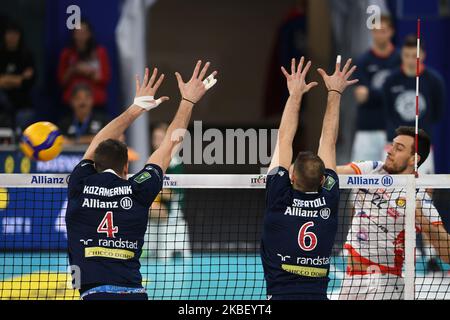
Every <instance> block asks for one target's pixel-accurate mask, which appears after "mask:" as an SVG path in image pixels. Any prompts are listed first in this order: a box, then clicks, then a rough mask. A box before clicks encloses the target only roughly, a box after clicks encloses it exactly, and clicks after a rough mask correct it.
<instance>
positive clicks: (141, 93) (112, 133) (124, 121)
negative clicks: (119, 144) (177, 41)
mask: <svg viewBox="0 0 450 320" xmlns="http://www.w3.org/2000/svg"><path fill="white" fill-rule="evenodd" d="M157 75H158V69H156V68H155V69H154V70H153V74H152V76H151V78H150V79H149V70H148V68H146V69H145V76H144V80H143V82H142V84H141V83H140V81H139V77H138V76H136V98H135V100H134V103H133V104H132V105H131V106H130V107H129V108H128V109H127V110H125V111H124V112H123V113H122V114H121V115H119V116H118V117H117V118H115V119H114V120H112V121H111V122H110V123H108V124H107V125H106V126H105V127H104V128H103V129H102V130H100V132H99V133H97V135H96V136H95V137H94V139H93V140H92V142H91V144H90V145H89V147H88V149H87V150H86V153H85V154H84V157H83V159H90V160H93V159H94V151H95V149H96V148H97V146H98V145H99V144H100V143H101V142H102V141H105V140H108V139H116V140H119V138H120V136H121V135H122V134H123V133H124V131H125V130H126V129H128V127H129V126H130V125H131V124H132V123H133V122H134V120H136V119H137V118H138V117H139V116H140V115H142V114H143V113H145V112H146V111H149V110H151V109H153V108H156V107H157V106H158V105H159V104H160V103H162V102H164V101H166V100H169V98H168V97H161V98H159V99H157V100H155V99H154V95H155V93H156V91H157V90H158V88H159V86H160V85H161V83H162V82H163V80H164V74H162V75H161V76H160V77H159V79H158V81H156V83H155V80H156V77H157Z"/></svg>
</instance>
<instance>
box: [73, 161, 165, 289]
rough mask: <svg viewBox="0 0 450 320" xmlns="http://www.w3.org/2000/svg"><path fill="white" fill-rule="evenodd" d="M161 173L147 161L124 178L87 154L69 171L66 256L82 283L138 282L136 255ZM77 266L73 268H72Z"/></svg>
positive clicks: (85, 285)
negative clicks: (98, 165) (99, 169)
mask: <svg viewBox="0 0 450 320" xmlns="http://www.w3.org/2000/svg"><path fill="white" fill-rule="evenodd" d="M162 184H163V173H162V170H161V168H160V167H159V166H157V165H154V164H148V165H146V166H145V168H144V169H142V170H141V171H140V172H138V173H137V174H136V175H134V176H132V177H131V178H130V179H128V180H125V179H122V178H121V177H119V176H117V175H116V174H115V173H114V172H113V171H112V170H106V171H105V172H101V173H98V172H97V171H96V169H95V167H94V162H93V161H91V160H83V161H81V162H80V163H79V164H78V165H77V166H76V167H75V169H74V170H73V172H72V174H71V175H70V179H69V185H68V198H69V201H68V205H67V213H66V226H67V238H68V249H69V262H70V264H71V265H72V266H76V267H78V270H79V273H78V275H79V276H80V278H78V279H76V278H75V277H76V276H77V272H75V273H74V274H73V276H74V278H75V279H74V280H78V283H79V284H81V289H82V290H81V291H84V289H83V288H89V287H93V286H95V285H117V286H124V287H141V286H142V276H141V273H140V271H139V269H140V266H141V265H140V263H139V257H140V255H141V252H142V245H143V243H144V235H145V231H146V229H147V221H148V210H149V207H150V205H151V204H152V202H153V200H154V199H155V197H156V196H157V194H158V193H159V192H160V191H161V189H162ZM75 270H77V269H75Z"/></svg>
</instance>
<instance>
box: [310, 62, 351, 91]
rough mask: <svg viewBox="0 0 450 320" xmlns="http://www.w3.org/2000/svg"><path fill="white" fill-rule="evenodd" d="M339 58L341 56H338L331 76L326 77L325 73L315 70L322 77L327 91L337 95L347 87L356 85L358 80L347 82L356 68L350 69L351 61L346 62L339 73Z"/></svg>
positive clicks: (321, 70)
mask: <svg viewBox="0 0 450 320" xmlns="http://www.w3.org/2000/svg"><path fill="white" fill-rule="evenodd" d="M340 58H341V56H338V58H337V61H336V69H335V70H334V73H333V74H332V75H327V73H326V72H325V71H324V70H323V69H321V68H319V69H317V71H318V72H319V74H320V75H321V76H322V78H323V81H324V82H325V85H326V87H327V89H328V91H338V92H339V93H343V92H344V90H345V89H346V88H347V87H348V86H351V85H353V84H355V83H357V82H358V81H359V80H358V79H355V80H348V79H349V78H350V77H351V76H352V74H353V72H355V70H356V66H353V67H352V68H351V69H350V66H351V64H352V59H348V60H347V63H346V64H345V66H344V68H343V69H342V71H341V59H340Z"/></svg>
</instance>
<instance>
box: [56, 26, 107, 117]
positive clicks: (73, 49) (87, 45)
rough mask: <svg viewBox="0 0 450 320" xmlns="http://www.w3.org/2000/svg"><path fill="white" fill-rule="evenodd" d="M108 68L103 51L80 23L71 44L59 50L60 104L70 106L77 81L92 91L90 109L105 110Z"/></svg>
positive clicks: (87, 28) (88, 28)
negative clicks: (61, 98) (92, 106)
mask: <svg viewBox="0 0 450 320" xmlns="http://www.w3.org/2000/svg"><path fill="white" fill-rule="evenodd" d="M110 77H111V74H110V65H109V58H108V53H107V51H106V49H105V48H104V47H102V46H100V45H97V43H96V41H95V37H94V34H93V30H92V27H91V25H90V24H89V23H88V22H87V21H86V20H82V22H81V28H80V29H75V30H73V33H72V43H71V45H70V46H69V47H66V48H64V49H63V51H62V53H61V57H60V60H59V67H58V80H59V83H60V84H61V86H62V88H63V102H64V103H65V104H67V105H68V104H70V100H71V94H72V90H73V88H74V87H75V86H76V85H77V84H79V83H80V82H83V83H87V84H88V85H89V86H90V87H91V90H92V94H93V102H94V106H95V107H96V109H98V110H102V111H104V110H105V104H106V102H107V85H108V82H109V81H110Z"/></svg>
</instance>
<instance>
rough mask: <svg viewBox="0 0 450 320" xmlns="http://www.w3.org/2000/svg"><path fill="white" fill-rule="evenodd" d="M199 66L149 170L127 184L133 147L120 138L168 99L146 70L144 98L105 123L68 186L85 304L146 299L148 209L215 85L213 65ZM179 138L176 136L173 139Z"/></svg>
mask: <svg viewBox="0 0 450 320" xmlns="http://www.w3.org/2000/svg"><path fill="white" fill-rule="evenodd" d="M201 65H202V63H201V61H199V62H198V63H197V65H196V67H195V70H194V72H193V75H192V78H191V79H190V80H189V82H187V83H184V82H183V80H182V79H181V76H180V74H178V73H176V77H177V80H178V86H179V89H180V92H181V96H182V100H181V102H180V106H179V108H178V112H177V114H176V115H175V118H174V119H173V121H172V123H171V124H170V126H169V128H168V129H167V133H166V136H165V138H164V140H163V142H162V144H161V146H160V147H159V148H158V149H157V150H156V151H155V152H154V153H153V154H152V155H151V156H150V158H149V159H148V161H147V164H146V165H145V167H144V168H143V169H142V170H141V171H140V172H138V173H137V174H135V175H134V176H132V177H131V178H129V179H128V180H127V174H128V156H127V147H126V145H125V144H123V143H122V142H120V141H119V138H120V136H121V135H122V134H123V132H124V131H125V130H126V129H127V128H128V127H129V126H130V125H131V124H132V123H133V121H134V120H136V119H137V118H138V117H139V116H141V115H143V114H145V112H146V111H148V110H150V109H152V108H155V107H157V106H158V104H160V103H161V102H163V101H165V100H167V99H168V98H167V97H162V98H160V99H155V98H154V96H155V94H156V91H157V90H158V88H159V86H160V85H161V83H162V81H163V79H164V75H161V76H160V77H159V78H158V80H157V81H156V78H157V74H158V71H157V69H155V70H154V71H153V74H152V76H151V77H150V76H149V71H148V69H146V71H145V77H144V80H143V82H142V84H141V83H140V81H139V79H136V99H135V100H134V103H133V105H132V106H130V107H129V108H128V109H127V110H126V111H125V112H124V113H122V114H121V115H120V116H118V117H117V118H116V119H114V120H113V121H111V122H110V123H109V124H108V125H107V126H105V127H104V128H103V129H102V130H101V131H100V132H99V133H98V134H97V135H96V136H95V138H94V139H93V141H92V143H91V144H90V146H89V148H88V149H87V151H86V153H85V155H84V158H83V160H82V161H81V162H80V163H79V164H78V165H77V166H76V167H75V169H74V170H73V172H72V174H71V176H70V180H69V185H68V198H69V202H68V207H67V213H66V225H67V235H68V247H69V248H68V249H69V260H70V264H71V265H72V266H76V267H78V270H80V272H79V273H75V276H79V277H80V278H79V279H78V280H79V283H80V284H81V288H79V289H80V295H81V298H82V299H83V300H122V299H123V300H144V299H147V294H146V291H145V289H144V288H143V287H142V275H141V273H140V271H139V268H140V263H139V257H140V255H141V252H142V245H143V242H144V234H145V231H146V228H147V220H148V210H149V207H150V206H151V204H152V202H153V200H154V199H155V197H156V196H157V195H158V193H159V192H160V191H161V188H162V185H163V175H164V173H165V171H166V169H167V168H168V166H169V163H170V161H171V158H172V155H173V154H174V151H175V148H176V147H177V146H178V145H179V143H180V141H179V140H181V136H180V131H177V130H183V129H186V127H187V125H188V123H189V119H190V117H191V114H192V109H193V107H194V105H195V104H196V103H197V102H198V101H199V100H200V99H201V98H202V97H203V95H204V94H205V93H206V91H207V90H208V89H209V88H210V87H211V86H212V85H213V84H214V83H215V81H216V80H215V79H214V76H215V75H216V72H214V73H213V74H212V75H211V76H210V77H208V78H207V79H206V80H205V81H204V80H203V79H204V77H205V75H206V72H207V70H208V67H209V63H207V64H206V65H205V66H204V67H203V68H202V69H201ZM175 135H176V136H177V137H178V138H176V137H175V138H174V137H173V136H175Z"/></svg>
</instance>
